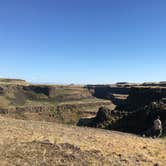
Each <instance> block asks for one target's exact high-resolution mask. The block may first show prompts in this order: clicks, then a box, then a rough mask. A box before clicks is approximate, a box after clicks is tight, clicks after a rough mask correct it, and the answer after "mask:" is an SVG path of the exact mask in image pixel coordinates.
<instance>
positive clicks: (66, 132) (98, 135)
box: [0, 117, 166, 166]
mask: <svg viewBox="0 0 166 166" xmlns="http://www.w3.org/2000/svg"><path fill="white" fill-rule="evenodd" d="M0 124H1V125H0V133H1V135H0V145H1V146H0V163H1V165H2V166H3V165H7V166H8V165H31V166H32V165H35V166H37V165H49V166H50V165H78V163H79V165H124V166H125V165H126V166H128V165H133V166H134V165H140V166H143V165H145V166H148V165H150V166H152V165H155V164H159V165H160V166H162V165H163V166H165V165H166V155H165V148H166V143H165V141H163V140H160V139H156V140H153V139H148V138H141V137H138V136H135V135H130V134H124V133H120V132H114V131H104V130H100V129H91V128H79V127H73V126H66V125H62V124H56V123H48V122H47V123H46V122H38V121H23V120H14V119H7V118H3V117H0Z"/></svg>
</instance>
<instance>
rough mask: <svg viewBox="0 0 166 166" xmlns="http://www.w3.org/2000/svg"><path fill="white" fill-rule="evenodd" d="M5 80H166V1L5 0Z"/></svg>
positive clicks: (1, 65)
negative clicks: (6, 78) (7, 78)
mask: <svg viewBox="0 0 166 166" xmlns="http://www.w3.org/2000/svg"><path fill="white" fill-rule="evenodd" d="M0 77H10V78H22V79H26V80H28V81H31V82H57V83H93V84H95V83H113V82H117V81H129V82H144V81H163V80H166V1H165V0H0Z"/></svg>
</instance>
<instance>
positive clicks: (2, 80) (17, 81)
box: [0, 78, 28, 85]
mask: <svg viewBox="0 0 166 166" xmlns="http://www.w3.org/2000/svg"><path fill="white" fill-rule="evenodd" d="M0 84H17V85H27V84H28V83H27V82H26V81H25V80H22V79H11V78H0Z"/></svg>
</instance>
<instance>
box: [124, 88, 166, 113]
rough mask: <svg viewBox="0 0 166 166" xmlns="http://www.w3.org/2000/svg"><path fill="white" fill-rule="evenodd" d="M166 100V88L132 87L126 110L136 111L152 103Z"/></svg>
mask: <svg viewBox="0 0 166 166" xmlns="http://www.w3.org/2000/svg"><path fill="white" fill-rule="evenodd" d="M162 98H166V88H164V87H132V88H131V90H130V92H129V96H128V98H127V100H126V103H127V104H126V106H127V107H126V108H125V107H124V109H126V110H131V111H132V110H136V109H138V108H140V107H144V106H145V105H149V104H150V103H151V102H154V101H159V100H161V99H162Z"/></svg>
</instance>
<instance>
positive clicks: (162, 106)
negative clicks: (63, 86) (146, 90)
mask: <svg viewBox="0 0 166 166" xmlns="http://www.w3.org/2000/svg"><path fill="white" fill-rule="evenodd" d="M163 101H165V100H163ZM163 101H162V100H161V101H160V102H158V103H150V104H149V105H148V106H145V107H142V108H139V109H137V111H133V112H127V111H123V112H122V111H119V110H113V111H111V110H109V109H107V108H105V107H101V108H99V110H98V113H97V114H96V116H95V117H94V118H84V119H80V121H79V122H78V124H77V125H78V126H88V127H97V128H103V129H109V130H118V131H123V132H129V133H135V134H141V135H142V134H145V135H147V136H150V135H151V134H152V129H153V121H154V120H155V118H156V117H157V116H158V115H159V116H160V117H161V121H162V124H163V134H164V135H165V134H166V103H164V102H163Z"/></svg>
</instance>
